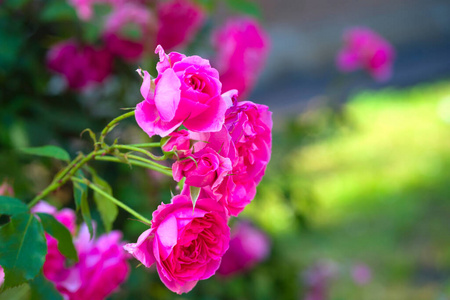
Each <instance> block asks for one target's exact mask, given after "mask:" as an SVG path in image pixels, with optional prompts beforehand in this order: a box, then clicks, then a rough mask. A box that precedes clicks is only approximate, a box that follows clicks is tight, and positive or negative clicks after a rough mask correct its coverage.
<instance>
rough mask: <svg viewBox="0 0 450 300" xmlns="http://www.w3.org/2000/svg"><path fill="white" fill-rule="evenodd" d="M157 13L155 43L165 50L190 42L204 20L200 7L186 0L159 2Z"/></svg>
mask: <svg viewBox="0 0 450 300" xmlns="http://www.w3.org/2000/svg"><path fill="white" fill-rule="evenodd" d="M157 13H158V21H159V30H158V34H157V37H156V44H157V45H161V46H162V47H164V48H165V49H167V50H171V49H173V48H175V47H177V46H182V45H184V44H186V43H188V42H190V41H191V40H192V38H193V37H194V36H195V34H196V33H197V32H198V30H199V29H200V27H201V26H202V25H203V22H204V21H205V13H204V12H203V10H202V8H201V7H200V6H198V5H196V4H195V3H193V2H191V1H188V0H170V1H166V2H160V3H159V4H158V7H157Z"/></svg>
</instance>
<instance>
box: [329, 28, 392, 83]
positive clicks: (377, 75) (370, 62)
mask: <svg viewBox="0 0 450 300" xmlns="http://www.w3.org/2000/svg"><path fill="white" fill-rule="evenodd" d="M394 58H395V51H394V48H393V47H392V45H391V44H390V43H389V42H388V41H387V40H385V39H384V38H383V37H381V36H380V35H379V34H378V33H376V32H374V31H373V30H371V29H369V28H365V27H356V28H352V29H350V30H348V31H346V32H345V34H344V47H343V48H342V49H341V50H340V51H339V53H338V55H337V57H336V64H337V67H338V69H339V70H340V71H342V72H352V71H355V70H357V69H365V70H366V71H367V72H369V74H370V75H371V76H372V77H373V78H374V79H375V80H377V81H386V80H388V79H390V78H391V76H392V64H393V61H394Z"/></svg>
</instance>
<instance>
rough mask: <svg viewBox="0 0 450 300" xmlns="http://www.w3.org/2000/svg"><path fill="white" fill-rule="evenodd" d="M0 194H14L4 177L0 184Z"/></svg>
mask: <svg viewBox="0 0 450 300" xmlns="http://www.w3.org/2000/svg"><path fill="white" fill-rule="evenodd" d="M0 196H14V189H13V187H12V186H11V185H10V184H9V183H8V181H7V180H6V179H5V180H3V183H2V184H1V185H0Z"/></svg>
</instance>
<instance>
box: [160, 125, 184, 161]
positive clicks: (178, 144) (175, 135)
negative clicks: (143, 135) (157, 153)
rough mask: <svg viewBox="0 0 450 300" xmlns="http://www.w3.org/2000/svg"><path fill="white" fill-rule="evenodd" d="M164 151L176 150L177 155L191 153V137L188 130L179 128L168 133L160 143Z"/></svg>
mask: <svg viewBox="0 0 450 300" xmlns="http://www.w3.org/2000/svg"><path fill="white" fill-rule="evenodd" d="M161 149H162V150H163V151H165V152H172V151H176V152H177V154H178V156H181V157H185V156H188V155H190V154H191V139H190V137H189V131H187V130H179V131H174V132H172V133H171V134H169V139H168V140H167V141H166V142H165V143H164V145H162V147H161Z"/></svg>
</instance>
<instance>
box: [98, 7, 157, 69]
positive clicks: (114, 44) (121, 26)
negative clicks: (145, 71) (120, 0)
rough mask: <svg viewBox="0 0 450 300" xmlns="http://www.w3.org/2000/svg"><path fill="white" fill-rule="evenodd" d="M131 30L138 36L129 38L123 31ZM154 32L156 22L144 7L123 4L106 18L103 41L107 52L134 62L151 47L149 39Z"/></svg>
mask: <svg viewBox="0 0 450 300" xmlns="http://www.w3.org/2000/svg"><path fill="white" fill-rule="evenodd" d="M130 27H131V28H133V29H135V30H136V31H137V33H138V34H139V36H136V37H131V36H128V35H127V32H126V31H125V30H126V29H127V28H130ZM155 30H156V20H155V17H154V16H153V14H152V12H151V11H150V10H149V9H147V7H146V6H144V5H138V4H133V3H131V4H123V5H121V6H120V7H119V8H117V9H115V10H113V12H112V13H111V14H110V15H109V16H108V19H107V21H106V24H105V29H104V33H103V40H104V41H105V44H106V48H107V49H108V51H109V52H111V53H112V54H114V55H117V56H119V57H121V58H123V59H125V60H127V61H135V60H137V59H139V58H140V57H141V56H142V53H143V52H144V49H145V48H148V47H150V46H153V43H154V41H152V39H151V37H152V36H153V35H154V31H155Z"/></svg>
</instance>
